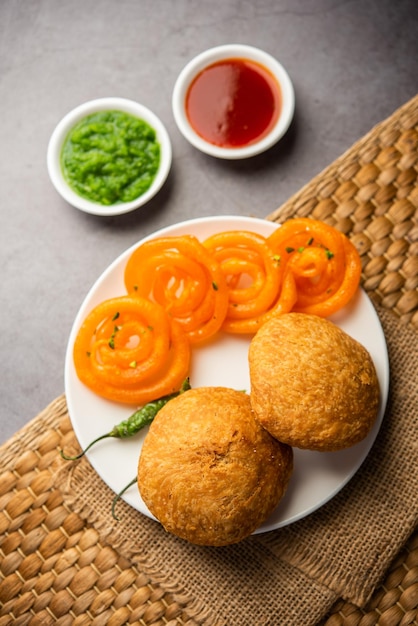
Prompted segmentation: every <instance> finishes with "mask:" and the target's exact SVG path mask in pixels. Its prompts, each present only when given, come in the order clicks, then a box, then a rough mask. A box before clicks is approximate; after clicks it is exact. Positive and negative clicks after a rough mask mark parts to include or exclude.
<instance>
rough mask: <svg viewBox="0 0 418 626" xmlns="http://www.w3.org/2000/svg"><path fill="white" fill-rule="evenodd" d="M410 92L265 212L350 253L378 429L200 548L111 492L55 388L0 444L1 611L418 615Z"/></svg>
mask: <svg viewBox="0 0 418 626" xmlns="http://www.w3.org/2000/svg"><path fill="white" fill-rule="evenodd" d="M417 148H418V97H417V98H414V99H413V100H412V101H410V102H409V103H407V104H406V105H404V106H403V107H402V108H401V109H399V110H398V111H396V112H395V113H394V114H393V115H392V116H391V117H390V118H389V119H388V120H385V121H384V122H382V123H381V124H379V125H378V126H377V127H376V128H374V129H372V131H370V133H369V134H368V135H366V136H365V137H364V138H363V139H362V140H360V141H359V142H357V143H356V144H355V145H354V146H353V147H352V148H351V149H350V150H349V151H347V153H345V154H344V155H343V156H342V157H340V159H338V160H337V161H336V162H335V163H334V164H332V165H331V166H330V167H329V168H327V169H326V170H325V171H324V172H322V173H321V174H319V175H318V176H317V177H316V178H315V179H314V180H313V181H312V182H311V183H309V184H308V185H307V186H306V187H304V188H303V189H302V190H301V191H300V192H299V193H298V194H296V195H295V196H293V197H292V198H291V199H290V200H289V201H288V202H286V203H285V204H284V205H283V206H282V207H281V208H280V209H278V210H277V211H276V212H275V213H274V214H273V215H271V216H269V217H270V219H274V220H277V221H283V220H284V219H287V218H288V217H291V216H293V215H306V216H312V217H315V218H318V219H323V220H325V221H327V222H329V223H331V224H333V225H336V226H337V227H338V228H340V229H341V230H343V231H344V232H346V234H347V235H348V236H349V237H350V238H351V239H352V240H353V242H354V243H355V245H356V246H357V248H358V249H359V251H360V253H361V256H362V260H363V278H362V282H363V286H364V287H365V289H366V290H367V291H368V293H369V295H370V297H371V298H372V301H373V302H374V304H375V306H376V309H377V312H378V315H379V317H380V320H381V323H382V325H383V329H384V332H385V336H386V341H387V344H388V351H389V359H390V368H391V382H390V393H389V402H388V406H387V410H386V413H385V417H384V421H383V425H382V428H381V430H380V432H379V434H378V437H377V439H376V442H375V444H374V446H373V448H372V450H371V452H370V453H369V455H368V457H367V459H366V460H365V462H364V463H363V465H362V466H361V468H360V470H359V471H358V472H357V474H356V475H355V476H354V478H353V479H352V480H351V481H350V482H349V483H348V484H347V485H346V486H345V487H344V489H343V490H342V491H340V493H339V494H337V495H336V496H335V497H334V498H333V499H332V500H331V501H330V502H328V503H327V504H326V505H325V506H323V507H322V508H320V509H319V510H318V511H316V512H315V513H312V514H311V515H309V516H308V517H306V518H305V519H303V520H301V521H299V522H297V523H294V524H292V525H290V526H288V527H285V528H283V529H279V530H276V531H274V532H271V533H267V534H263V535H255V536H252V537H250V538H248V539H247V540H245V541H243V542H241V543H240V544H237V545H235V546H229V547H225V548H202V547H198V546H193V545H191V544H187V543H186V542H184V541H182V540H179V539H177V538H176V537H173V536H171V535H168V534H167V533H166V532H165V531H164V530H163V529H162V528H161V526H160V525H159V524H157V523H156V522H153V521H152V520H149V519H148V518H145V517H143V516H142V515H141V514H139V513H138V512H136V511H134V510H132V509H131V508H130V507H129V506H128V505H127V504H125V503H124V502H121V503H120V504H119V508H118V513H119V517H120V521H119V522H116V521H115V520H114V519H113V518H112V515H111V501H112V498H113V493H112V492H111V491H110V490H109V489H108V487H107V486H106V485H105V484H104V483H103V482H102V481H101V479H100V478H99V477H98V476H97V474H96V473H95V471H94V470H93V469H92V468H91V466H90V464H89V462H88V460H86V459H85V458H84V459H82V460H80V461H78V462H75V463H71V462H70V463H69V462H65V461H63V460H62V459H61V457H60V456H59V454H58V451H59V450H60V449H61V448H63V447H64V448H66V449H67V450H68V449H77V446H78V444H77V441H76V439H75V436H74V433H73V431H72V428H71V422H70V419H69V416H68V414H67V408H66V402H65V396H64V395H63V396H61V397H59V398H57V399H56V400H55V401H54V402H52V403H51V404H50V405H49V406H48V407H47V408H46V409H45V410H44V411H43V412H42V413H41V414H40V415H38V416H37V417H36V418H35V419H33V420H32V421H31V422H29V424H28V425H27V426H26V427H25V428H24V429H22V430H21V431H20V432H18V433H17V434H16V435H15V436H14V437H13V438H12V439H11V440H10V441H8V442H7V443H6V444H5V445H3V446H2V448H1V449H0V452H1V457H0V458H1V461H0V463H1V471H2V473H1V477H0V603H1V604H0V606H1V609H0V626H4V625H5V624H18V625H20V624H22V625H23V624H31V625H34V624H62V625H67V624H76V625H84V624H100V625H101V624H110V625H115V624H141V625H142V626H150V625H152V626H159V625H163V624H166V625H167V624H169V625H170V626H174V625H175V624H188V625H189V626H191V625H193V624H205V625H208V626H212V625H216V626H218V625H219V626H220V625H228V626H229V625H231V626H233V625H238V626H241V625H242V626H247V625H253V624H256V625H260V626H261V625H272V626H273V625H278V626H282V625H283V626H286V625H289V626H309V625H311V624H312V625H313V624H320V623H321V624H324V623H326V624H327V626H338V625H347V626H349V625H350V626H352V625H361V626H367V625H371V624H381V625H389V626H395V625H402V626H404V625H406V624H417V623H418V608H417V607H418V533H417V521H418V436H417V427H418V418H417V414H418V375H417V370H418V340H417V336H418V291H417V283H418V265H417V261H418V259H417V246H418V226H417V215H418V171H417V168H418V150H417Z"/></svg>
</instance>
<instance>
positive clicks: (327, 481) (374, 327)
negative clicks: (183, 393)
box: [65, 216, 389, 533]
mask: <svg viewBox="0 0 418 626" xmlns="http://www.w3.org/2000/svg"><path fill="white" fill-rule="evenodd" d="M275 228H277V224H274V223H272V222H269V221H267V220H260V219H255V218H245V217H234V216H232V217H231V216H223V217H208V218H202V219H195V220H190V221H187V222H182V223H180V224H176V225H174V226H170V227H168V228H165V229H163V230H160V231H158V232H156V233H154V234H153V235H152V236H150V237H148V238H147V239H150V238H154V237H157V236H161V235H179V234H186V233H189V234H194V235H196V236H197V237H198V238H200V239H205V238H206V237H208V236H209V235H211V234H214V233H217V232H220V231H222V230H233V229H243V230H245V229H246V230H252V231H255V232H258V233H261V234H264V235H266V234H269V233H270V232H272V231H273V230H274V229H275ZM138 245H139V243H137V244H135V245H134V246H132V248H130V249H128V250H127V251H126V252H124V253H123V254H122V255H121V256H120V257H119V258H117V259H116V260H115V261H114V262H113V263H112V264H111V265H110V267H108V269H107V270H106V271H105V272H104V273H103V274H102V276H101V277H100V278H99V279H98V280H97V282H96V283H95V284H94V285H93V287H92V289H91V290H90V292H89V293H88V294H87V297H86V299H85V300H84V302H83V304H82V306H81V308H80V311H79V313H78V315H77V317H76V319H75V321H74V325H73V328H72V331H71V335H70V338H69V343H68V348H67V354H66V363H65V391H66V397H67V403H68V408H69V414H70V417H71V421H72V425H73V428H74V431H75V433H76V435H77V438H78V440H79V442H80V445H81V446H82V447H83V448H84V447H86V446H87V444H88V443H89V442H90V441H91V440H92V439H94V438H96V437H98V436H99V435H102V434H103V433H106V432H108V431H109V430H111V428H112V427H113V426H114V425H115V424H117V423H118V422H120V421H122V420H124V419H126V418H127V417H129V415H130V414H131V413H132V412H133V411H134V410H135V407H129V406H124V405H120V404H116V403H113V402H109V401H108V400H104V399H102V398H100V397H99V396H97V395H95V394H94V393H92V392H91V391H90V390H89V389H87V387H85V386H84V385H83V384H82V383H81V382H80V381H79V380H78V378H77V375H76V373H75V370H74V365H73V358H72V350H73V344H74V340H75V336H76V333H77V331H78V328H79V327H80V324H81V323H82V321H83V319H84V318H85V316H86V315H87V313H88V312H89V311H90V310H91V309H92V308H93V307H94V306H96V305H97V304H98V303H99V302H101V301H103V300H105V299H106V298H109V297H113V296H119V295H123V294H124V293H125V288H124V283H123V271H124V267H125V264H126V262H127V259H128V257H129V256H130V254H131V253H132V251H133V250H134V249H135V248H136V247H137V246H138ZM331 319H332V320H333V321H334V322H335V323H336V324H337V325H338V326H340V327H341V328H343V329H344V330H345V331H346V332H347V333H348V334H350V335H351V336H353V337H354V338H355V339H357V340H358V341H360V342H361V343H362V344H363V345H364V346H365V347H366V348H367V349H368V350H369V352H370V354H371V356H372V358H373V361H374V363H375V366H376V369H377V374H378V378H379V382H380V388H381V405H380V409H379V415H378V419H377V421H376V423H375V425H374V427H373V430H372V431H371V432H370V434H369V435H368V437H367V438H366V439H365V440H363V441H362V442H361V443H359V444H357V445H355V446H353V447H352V448H348V449H346V450H343V451H341V452H311V451H302V450H298V449H295V450H294V453H295V454H294V466H295V469H294V473H293V476H292V478H291V482H290V485H289V488H288V491H287V493H286V495H285V497H284V498H283V500H282V501H281V502H280V504H279V506H278V507H277V509H276V510H275V511H274V512H273V514H272V515H271V516H270V518H269V519H268V520H267V521H266V522H265V523H264V524H263V525H262V526H261V527H260V528H259V529H258V530H257V531H256V532H257V533H262V532H267V531H270V530H274V529H276V528H280V527H281V526H285V525H287V524H290V523H292V522H295V521H296V520H299V519H301V518H303V517H305V516H306V515H308V514H310V513H311V512H313V511H315V510H316V509H318V508H319V507H320V506H322V505H323V504H325V503H326V502H327V501H329V500H330V499H331V498H332V497H333V496H335V495H336V494H337V493H338V492H339V491H340V489H342V487H343V486H344V485H345V484H346V483H347V482H348V481H349V480H350V479H351V478H352V476H353V475H354V474H355V473H356V471H357V470H358V469H359V467H360V465H361V464H362V462H363V461H364V459H365V458H366V456H367V454H368V452H369V450H370V448H371V447H372V445H373V442H374V440H375V437H376V435H377V433H378V431H379V428H380V426H381V423H382V419H383V415H384V411H385V406H386V401H387V395H388V388H389V362H388V354H387V349H386V342H385V337H384V334H383V331H382V327H381V325H380V321H379V318H378V316H377V314H376V312H375V309H374V307H373V305H372V303H371V302H370V300H369V298H368V296H367V295H366V293H365V292H364V291H363V290H362V289H360V290H359V292H358V294H357V296H356V297H355V298H354V300H353V301H352V302H351V303H350V305H349V306H347V307H346V308H345V309H344V310H342V311H340V312H339V313H337V314H336V315H334V316H333V317H332V318H331ZM248 345H249V339H248V337H239V336H238V337H236V336H232V335H220V336H219V338H217V339H216V340H215V341H213V342H212V343H211V344H210V345H209V346H205V347H202V348H197V349H196V348H195V349H194V352H193V364H192V371H191V374H190V379H191V384H192V386H193V387H200V386H205V385H223V386H228V387H232V388H235V389H240V390H242V389H246V390H249V389H250V381H249V372H248V366H247V362H248V360H247V351H248ZM145 434H146V431H143V432H141V433H138V434H137V435H135V436H134V437H133V438H132V439H125V440H123V441H122V440H120V439H105V440H103V441H101V442H99V443H98V444H97V445H96V446H95V447H93V448H92V449H91V450H90V451H89V452H88V459H89V461H90V463H91V464H92V466H93V467H94V469H95V470H96V471H97V473H98V474H99V476H100V477H101V478H102V479H103V480H104V481H105V483H106V484H107V485H108V486H109V487H110V488H111V489H112V490H113V491H114V492H115V493H119V492H120V491H121V490H122V489H123V488H124V487H125V486H126V485H127V484H128V483H129V482H130V481H131V480H132V479H134V478H135V476H136V471H137V464H138V458H139V453H140V450H141V446H142V442H143V439H144V437H145ZM123 497H124V499H125V500H126V502H128V503H129V504H130V505H131V506H132V507H134V508H135V509H137V510H138V511H140V512H141V513H143V514H144V515H147V516H148V517H151V518H153V516H152V515H151V513H150V512H149V511H148V509H147V507H146V506H145V504H144V502H143V501H142V499H141V497H140V495H139V493H138V490H137V487H136V485H133V486H132V487H130V488H129V489H128V490H127V491H126V492H125V494H124V496H123ZM110 508H111V502H109V511H110Z"/></svg>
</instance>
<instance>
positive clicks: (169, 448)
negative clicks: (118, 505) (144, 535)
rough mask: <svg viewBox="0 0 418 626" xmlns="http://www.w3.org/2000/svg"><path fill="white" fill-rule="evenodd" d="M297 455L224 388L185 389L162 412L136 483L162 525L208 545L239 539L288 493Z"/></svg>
mask: <svg viewBox="0 0 418 626" xmlns="http://www.w3.org/2000/svg"><path fill="white" fill-rule="evenodd" d="M292 469H293V452H292V449H291V448H290V447H289V446H286V445H284V444H282V443H279V442H278V441H276V440H275V439H274V438H273V437H271V436H270V435H269V434H268V433H267V431H266V430H264V428H262V427H261V426H260V424H259V423H258V422H257V421H256V420H255V418H254V415H253V412H252V410H251V405H250V398H249V396H248V395H247V394H245V393H244V392H241V391H235V390H233V389H229V388H226V387H200V388H196V389H192V390H190V391H186V392H185V393H184V394H182V395H181V396H178V397H177V398H174V399H173V400H171V401H170V402H169V403H167V404H166V405H165V406H164V407H163V408H162V409H161V411H160V412H159V413H158V414H157V416H156V418H155V420H154V422H153V423H152V424H151V426H150V430H149V432H148V434H147V436H146V437H145V441H144V444H143V447H142V451H141V455H140V459H139V463H138V488H139V491H140V494H141V496H142V499H143V500H144V502H145V504H146V505H147V507H148V508H149V510H150V511H151V513H152V514H153V515H154V516H155V517H156V518H157V519H158V520H159V521H160V522H161V524H162V525H163V526H164V528H165V529H166V530H167V531H168V532H170V533H173V534H174V535H177V536H178V537H181V538H183V539H186V540H187V541H189V542H191V543H194V544H199V545H207V546H223V545H228V544H233V543H237V542H238V541H241V540H242V539H244V538H245V537H247V536H248V535H250V534H251V533H252V532H253V531H254V530H256V529H257V528H258V527H259V526H260V525H261V524H262V523H263V522H264V521H265V520H266V519H267V518H268V516H269V515H270V513H271V512H272V511H273V510H274V509H275V507H276V506H277V504H278V503H279V501H280V500H281V498H282V496H283V495H284V493H285V490H286V487H287V484H288V481H289V478H290V475H291V473H292Z"/></svg>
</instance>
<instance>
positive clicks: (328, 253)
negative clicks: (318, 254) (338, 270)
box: [325, 250, 334, 259]
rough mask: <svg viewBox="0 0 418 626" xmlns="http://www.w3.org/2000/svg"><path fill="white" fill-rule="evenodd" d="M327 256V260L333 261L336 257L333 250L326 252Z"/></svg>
mask: <svg viewBox="0 0 418 626" xmlns="http://www.w3.org/2000/svg"><path fill="white" fill-rule="evenodd" d="M325 254H326V255H327V259H332V258H333V257H334V253H333V252H331V250H325Z"/></svg>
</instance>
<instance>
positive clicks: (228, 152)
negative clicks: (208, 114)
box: [172, 43, 295, 159]
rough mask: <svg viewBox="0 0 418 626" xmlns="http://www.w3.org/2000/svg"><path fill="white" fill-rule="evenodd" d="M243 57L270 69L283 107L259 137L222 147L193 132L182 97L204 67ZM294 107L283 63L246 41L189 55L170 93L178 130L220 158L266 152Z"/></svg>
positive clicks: (203, 150) (207, 151)
mask: <svg viewBox="0 0 418 626" xmlns="http://www.w3.org/2000/svg"><path fill="white" fill-rule="evenodd" d="M237 57H238V58H246V59H249V60H250V61H255V62H257V63H259V64H261V65H264V67H266V68H267V70H269V71H270V73H271V74H273V76H274V77H275V78H276V80H277V82H278V83H279V86H280V89H281V95H282V109H281V113H280V115H279V118H278V120H277V122H276V124H275V125H274V127H273V128H272V130H271V131H270V132H269V133H268V134H267V135H266V136H265V137H263V138H262V139H260V140H259V141H257V142H254V143H252V144H250V145H248V146H245V147H241V148H222V147H220V146H216V145H214V144H211V143H209V142H208V141H206V140H205V139H203V138H202V137H201V136H200V135H198V134H197V133H196V131H195V130H194V129H193V127H192V126H191V124H190V123H189V121H188V118H187V114H186V110H185V106H184V105H185V98H186V94H187V90H188V88H189V85H190V84H191V82H192V80H193V79H194V78H195V77H196V76H197V74H199V72H201V71H202V70H203V69H204V68H205V67H207V66H209V65H212V63H216V62H217V61H221V60H223V59H228V58H237ZM294 110H295V91H294V87H293V83H292V81H291V79H290V76H289V74H288V72H287V71H286V69H285V68H284V67H283V65H282V64H281V63H280V62H279V61H278V60H277V59H276V58H275V57H273V56H272V55H271V54H270V53H268V52H266V51H264V50H261V49H260V48H257V47H254V46H250V45H247V44H238V43H236V44H234V43H232V44H224V45H220V46H215V47H213V48H209V49H207V50H204V51H203V52H201V53H199V54H198V55H197V56H195V57H194V58H192V59H191V60H190V61H189V62H188V63H187V64H186V65H185V66H184V67H183V69H182V70H181V72H180V73H179V75H178V77H177V79H176V82H175V84H174V88H173V93H172V111H173V115H174V119H175V122H176V124H177V127H178V129H179V131H180V132H181V134H182V135H183V136H184V138H185V139H187V141H189V143H190V144H192V145H193V146H194V147H195V148H197V149H198V150H200V151H201V152H205V153H206V154H209V155H211V156H214V157H218V158H223V159H244V158H248V157H252V156H255V155H257V154H260V153H261V152H265V151H266V150H268V149H269V148H271V147H272V146H273V145H274V144H276V143H277V142H278V141H279V140H280V139H281V138H282V137H283V135H284V134H285V133H286V132H287V130H288V128H289V126H290V124H291V122H292V119H293V115H294Z"/></svg>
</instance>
